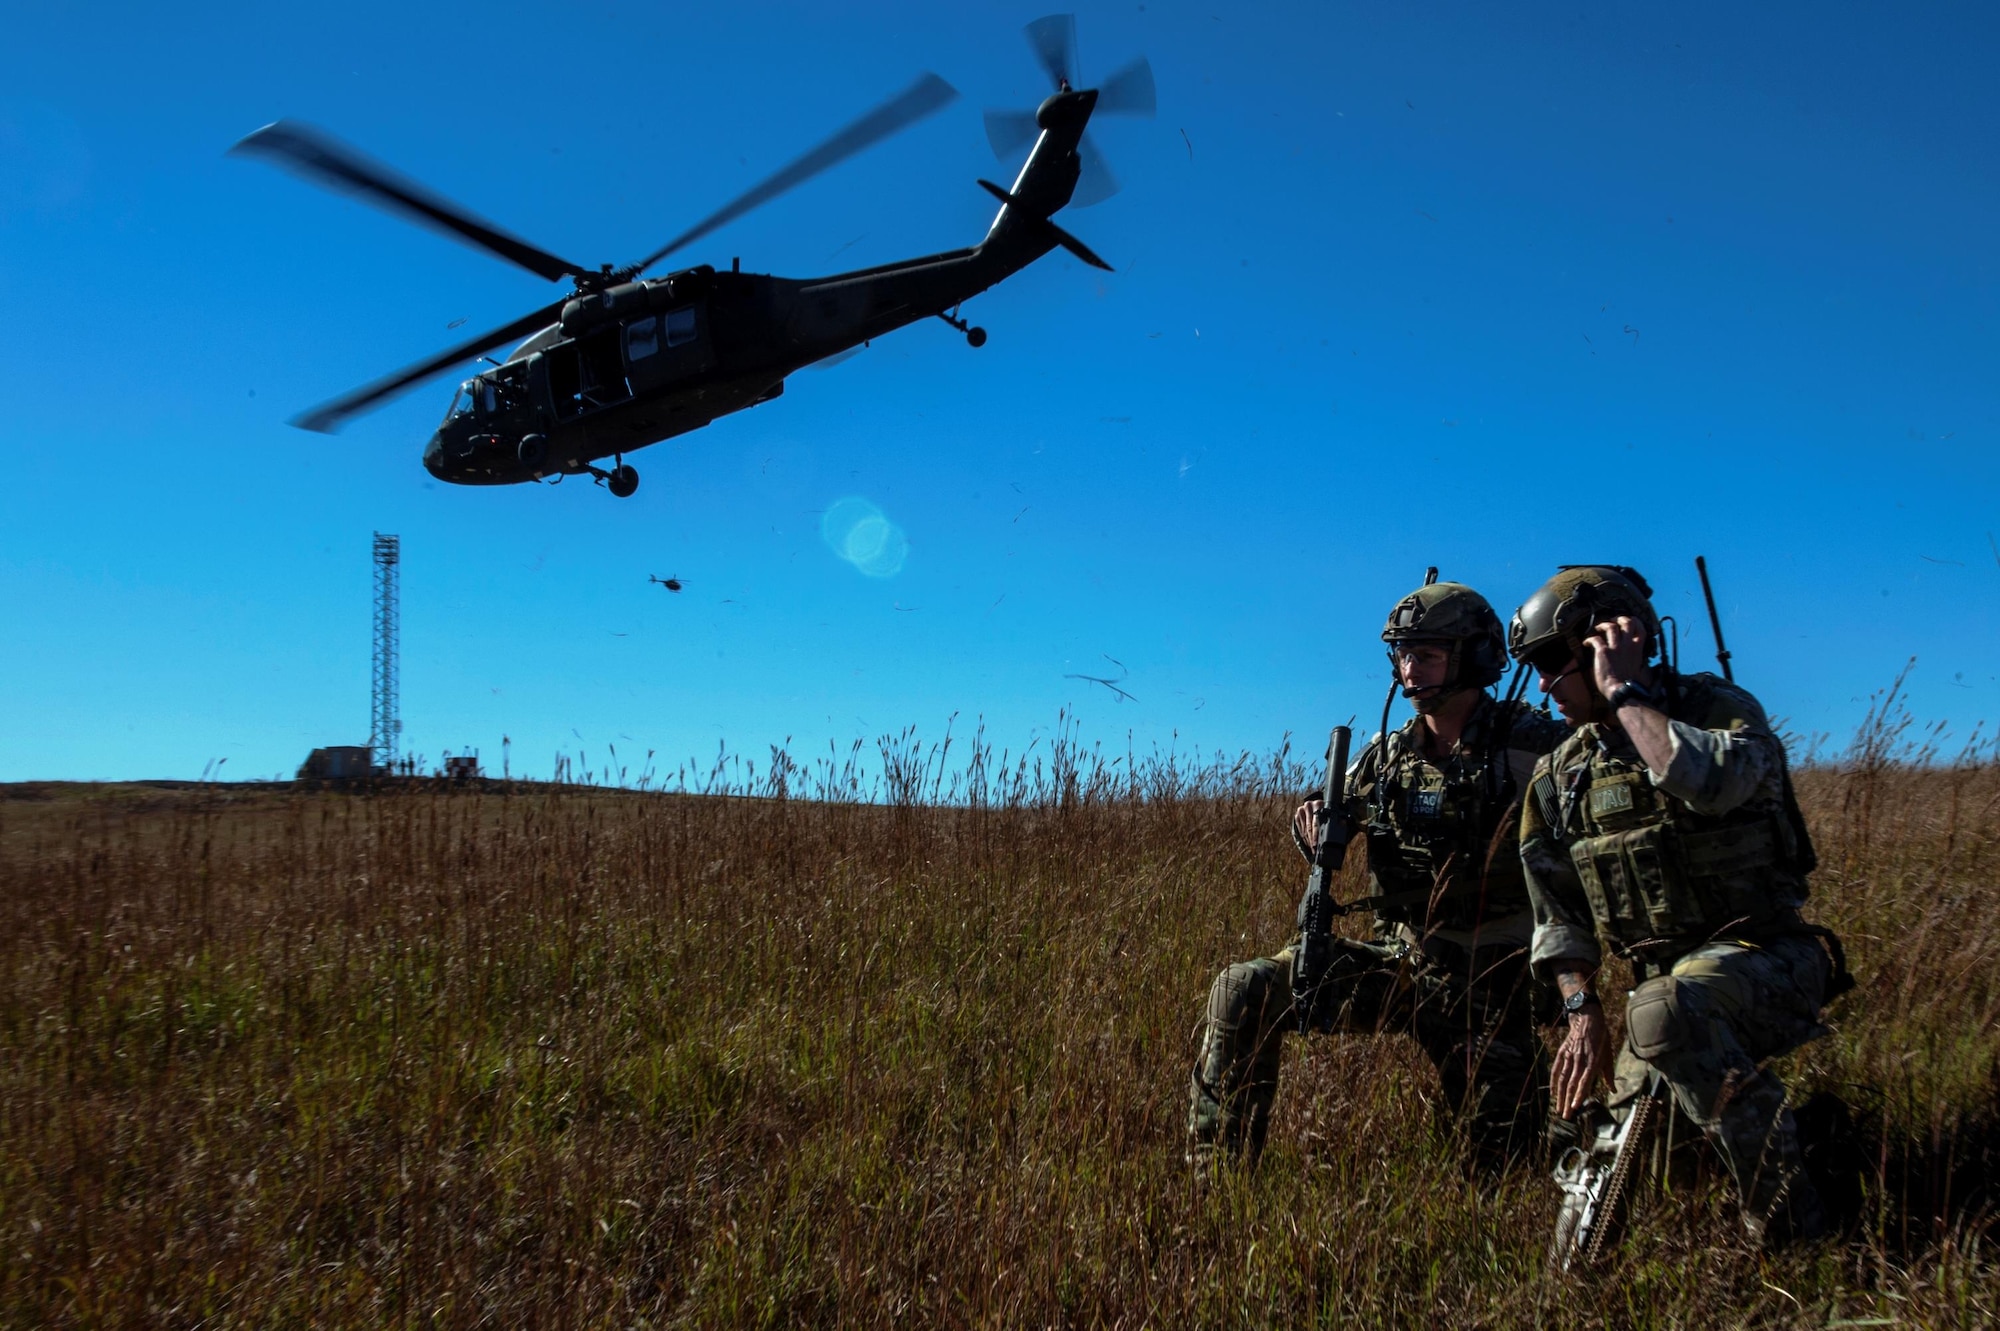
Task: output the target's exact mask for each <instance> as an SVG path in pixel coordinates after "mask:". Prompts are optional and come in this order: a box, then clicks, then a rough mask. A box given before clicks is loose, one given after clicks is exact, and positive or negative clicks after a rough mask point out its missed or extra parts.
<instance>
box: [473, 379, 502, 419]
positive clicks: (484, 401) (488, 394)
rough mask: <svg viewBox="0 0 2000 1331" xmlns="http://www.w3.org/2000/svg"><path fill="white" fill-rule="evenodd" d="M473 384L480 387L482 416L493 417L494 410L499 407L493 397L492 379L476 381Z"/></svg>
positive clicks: (479, 397) (480, 411)
mask: <svg viewBox="0 0 2000 1331" xmlns="http://www.w3.org/2000/svg"><path fill="white" fill-rule="evenodd" d="M473 382H474V383H476V384H477V385H479V388H478V402H479V414H480V415H482V416H491V415H492V414H493V412H494V408H495V407H496V406H497V405H498V404H497V403H496V402H495V401H494V397H493V381H492V380H491V379H475V380H473Z"/></svg>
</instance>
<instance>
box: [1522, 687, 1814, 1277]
mask: <svg viewBox="0 0 2000 1331" xmlns="http://www.w3.org/2000/svg"><path fill="white" fill-rule="evenodd" d="M1657 673H1658V675H1659V676H1660V678H1661V682H1662V684H1663V686H1664V695H1665V696H1664V706H1663V708H1662V710H1663V711H1664V712H1665V713H1666V715H1667V717H1668V719H1669V722H1670V726H1671V729H1672V738H1673V761H1672V763H1671V764H1670V766H1669V767H1668V769H1667V770H1666V771H1665V772H1659V773H1654V772H1649V771H1648V770H1647V768H1646V764H1645V762H1644V761H1643V760H1642V759H1641V758H1640V757H1639V755H1638V752H1637V750H1636V749H1635V748H1634V747H1633V745H1632V742H1631V740H1630V739H1629V738H1627V736H1626V735H1625V733H1624V731H1622V730H1620V729H1618V728H1616V727H1608V726H1603V725H1599V724H1595V723H1593V724H1587V725H1583V726H1580V727H1578V728H1577V729H1576V730H1575V731H1573V732H1572V733H1571V734H1570V735H1569V737H1568V738H1566V739H1565V740H1564V741H1563V742H1562V743H1561V744H1559V745H1558V746H1557V747H1556V748H1555V750H1554V751H1553V752H1551V753H1550V754H1549V755H1548V756H1547V757H1545V758H1543V759H1542V761H1541V762H1540V763H1538V764H1537V765H1536V768H1535V776H1534V780H1533V782H1532V784H1531V785H1530V788H1529V798H1528V799H1527V801H1526V802H1525V805H1524V807H1523V810H1522V822H1521V857H1522V860H1523V862H1524V864H1525V866H1526V868H1527V878H1528V892H1529V896H1530V897H1531V898H1532V900H1533V902H1534V915H1535V932H1534V945H1533V953H1532V956H1533V962H1534V965H1535V967H1536V968H1537V969H1538V970H1546V969H1547V968H1548V967H1549V966H1550V965H1551V964H1552V963H1554V962H1556V961H1558V960H1563V959H1574V960H1576V961H1579V962H1582V963H1583V964H1584V965H1586V966H1594V965H1595V964H1596V963H1597V962H1598V960H1599V958H1600V955H1601V954H1600V949H1599V942H1598V936H1599V935H1602V936H1603V938H1604V939H1605V940H1606V941H1608V942H1609V943H1610V944H1611V946H1612V947H1613V948H1615V949H1616V950H1617V951H1618V952H1619V953H1620V954H1621V955H1623V956H1626V957H1627V958H1629V959H1630V960H1631V962H1632V965H1633V971H1634V978H1635V979H1636V981H1637V987H1636V988H1635V989H1634V990H1633V991H1632V994H1631V997H1630V999H1629V1001H1628V1003H1627V1006H1626V1010H1625V1034H1626V1039H1625V1044H1624V1046H1623V1048H1622V1049H1621V1050H1620V1051H1619V1054H1618V1058H1617V1066H1616V1072H1615V1089H1614V1092H1613V1095H1612V1099H1611V1102H1610V1108H1611V1111H1612V1113H1613V1115H1614V1116H1615V1117H1617V1118H1618V1119H1619V1120H1620V1121H1622V1120H1623V1117H1624V1115H1625V1114H1627V1113H1629V1112H1630V1108H1631V1105H1632V1103H1633V1101H1634V1099H1635V1097H1636V1096H1637V1095H1638V1094H1639V1092H1640V1091H1641V1090H1642V1089H1643V1088H1644V1086H1645V1083H1646V1080H1647V1074H1648V1069H1649V1068H1651V1069H1657V1070H1658V1071H1659V1072H1660V1073H1661V1074H1662V1075H1663V1076H1664V1077H1665V1079H1666V1080H1667V1082H1668V1083H1669V1084H1670V1085H1671V1087H1672V1089H1673V1094H1674V1100H1675V1103H1676V1104H1677V1105H1678V1107H1679V1109H1680V1111H1681V1112H1682V1113H1683V1114H1685V1115H1686V1116H1687V1117H1688V1118H1689V1119H1691V1120H1692V1121H1693V1122H1694V1123H1696V1124H1698V1125H1699V1126H1700V1128H1701V1129H1702V1131H1703V1133H1704V1134H1706V1136H1707V1137H1708V1139H1709V1140H1710V1141H1711V1142H1713V1143H1714V1145H1715V1146H1716V1148H1717V1149H1718V1150H1719V1151H1720V1153H1721V1155H1722V1158H1723V1160H1724V1162H1725V1163H1726V1164H1727V1166H1728V1168H1729V1171H1730V1173H1731V1175H1732V1176H1733V1177H1734V1178H1735V1180H1736V1183H1737V1186H1738V1188H1739V1190H1740V1195H1741V1197H1742V1201H1743V1214H1744V1221H1745V1224H1746V1226H1747V1228H1748V1229H1749V1230H1750V1232H1751V1234H1752V1236H1753V1237H1755V1238H1759V1239H1764V1238H1767V1237H1768V1238H1769V1239H1771V1240H1773V1241H1775V1240H1777V1239H1780V1238H1784V1237H1789V1236H1794V1235H1801V1236H1802V1235H1810V1234H1814V1233H1817V1232H1819V1231H1820V1230H1821V1229H1822V1228H1823V1227H1824V1223H1825V1220H1824V1216H1823V1214H1822V1211H1821V1208H1820V1203H1819V1199H1818V1195H1817V1193H1816V1192H1815V1191H1814V1189H1813V1187H1812V1184H1811V1183H1810V1181H1808V1180H1807V1178H1806V1176H1805V1174H1804V1172H1803V1169H1802V1165H1801V1158H1800V1152H1799V1143H1798V1129H1797V1125H1796V1124H1795V1122H1794V1121H1793V1117H1792V1114H1791V1111H1790V1110H1789V1109H1787V1108H1786V1107H1785V1088H1784V1086H1783V1084H1782V1083H1781V1082H1780V1081H1779V1080H1778V1078H1777V1076H1776V1075H1775V1074H1773V1073H1772V1072H1771V1071H1770V1070H1769V1069H1768V1068H1766V1067H1764V1066H1763V1064H1764V1062H1765V1060H1767V1059H1771V1058H1775V1057H1777V1056H1778V1055H1780V1054H1783V1053H1786V1052H1787V1051H1789V1050H1792V1049H1796V1048H1797V1047H1799V1046H1800V1045H1802V1044H1805V1043H1806V1042H1807V1041H1809V1040H1814V1039H1817V1038H1818V1037H1820V1036H1821V1035H1824V1034H1826V1028H1825V1027H1824V1026H1822V1025H1821V1024H1820V1020H1819V1012H1820V1008H1821V1006H1822V1005H1823V1003H1824V1002H1825V1001H1826V998H1827V997H1828V995H1829V986H1830V984H1831V983H1832V981H1833V979H1834V975H1835V967H1834V965H1833V961H1832V958H1831V957H1829V954H1828V950H1827V947H1826V946H1823V945H1822V941H1821V940H1822V938H1826V939H1829V940H1830V939H1831V935H1829V934H1827V933H1826V931H1824V930H1819V929H1814V928H1812V927H1811V926H1808V925H1806V924H1805V923H1804V922H1803V920H1802V919H1801V918H1800V915H1799V907H1800V905H1801V903H1803V902H1804V900H1805V897H1806V881H1805V872H1806V871H1807V869H1809V867H1810V850H1809V843H1808V842H1807V840H1806V837H1805V831H1804V827H1803V824H1802V823H1801V822H1800V820H1799V819H1798V816H1797V805H1796V804H1795V803H1794V802H1793V800H1792V798H1791V784H1790V779H1789V776H1788V775H1787V773H1786V769H1785V752H1784V746H1783V745H1782V744H1781V743H1780V742H1779V740H1778V738H1777V737H1776V736H1775V735H1773V734H1772V733H1771V726H1770V723H1769V722H1768V721H1767V720H1766V719H1765V717H1764V711H1763V708H1761V707H1760V706H1758V704H1757V700H1756V699H1755V698H1753V697H1751V696H1750V695H1749V694H1748V693H1746V692H1744V691H1743V690H1742V689H1740V688H1737V687H1736V686H1735V685H1733V684H1730V683H1728V682H1726V681H1724V680H1722V679H1720V678H1718V677H1717V676H1714V675H1707V674H1697V675H1676V674H1674V673H1673V672H1671V671H1668V670H1666V669H1664V668H1659V669H1658V670H1657ZM1834 946H1835V947H1836V948H1837V944H1835V945H1834ZM1834 955H1835V956H1837V955H1838V953H1837V951H1836V952H1835V954H1834ZM1841 977H1842V978H1843V979H1844V978H1845V974H1844V971H1842V972H1841ZM1767 1231H1768V1232H1767Z"/></svg>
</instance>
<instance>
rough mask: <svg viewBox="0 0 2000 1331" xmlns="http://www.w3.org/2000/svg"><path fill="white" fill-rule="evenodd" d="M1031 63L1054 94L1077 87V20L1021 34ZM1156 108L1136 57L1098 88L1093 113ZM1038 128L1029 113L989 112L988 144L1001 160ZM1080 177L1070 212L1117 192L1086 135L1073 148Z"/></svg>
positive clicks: (1149, 80)
mask: <svg viewBox="0 0 2000 1331" xmlns="http://www.w3.org/2000/svg"><path fill="white" fill-rule="evenodd" d="M1022 31H1023V33H1024V35H1025V36H1026V37H1027V39H1028V48H1029V49H1030V50H1031V51H1033V52H1034V56H1035V63H1036V64H1038V65H1040V66H1041V67H1042V72H1043V73H1045V74H1047V75H1048V77H1049V82H1050V83H1051V84H1053V85H1054V86H1055V90H1056V91H1057V92H1068V91H1071V90H1072V89H1074V88H1075V87H1077V86H1078V84H1079V82H1080V78H1079V75H1078V74H1077V61H1076V15H1074V14H1050V15H1048V16H1047V17H1045V18H1038V19H1036V20H1035V21H1034V22H1032V23H1030V24H1028V26H1027V27H1026V28H1024V29H1023V30H1022ZM1158 107H1159V96H1158V93H1157V91H1156V90H1155V88H1154V85H1153V67H1152V65H1151V64H1149V63H1147V60H1146V57H1144V56H1140V57H1138V58H1137V59H1135V60H1133V61H1131V62H1130V63H1128V64H1126V65H1124V66H1122V67H1121V68H1120V69H1119V70H1118V71H1117V72H1116V73H1114V74H1112V75H1111V76H1110V77H1109V78H1107V79H1105V80H1104V83H1103V85H1102V86H1100V87H1099V88H1098V89H1097V105H1096V108H1095V109H1096V110H1097V111H1103V112H1107V113H1109V114H1111V115H1130V116H1151V115H1154V114H1155V113H1156V112H1157V110H1158ZM1040 132H1041V126H1040V124H1039V123H1038V122H1037V120H1036V118H1035V113H1034V112H1033V111H988V112H987V113H986V141H987V142H988V143H990V144H992V145H993V155H994V156H995V157H997V158H999V159H1000V160H1001V161H1006V160H1007V159H1008V158H1010V157H1012V156H1014V154H1016V153H1018V152H1019V151H1020V150H1021V149H1022V148H1023V147H1025V146H1027V145H1028V144H1030V143H1032V142H1034V140H1035V138H1036V136H1037V135H1038V134H1039V133H1040ZM1077 157H1078V160H1079V165H1080V168H1081V170H1080V174H1079V176H1078V179H1077V186H1076V193H1075V195H1074V196H1073V197H1072V198H1071V199H1070V206H1071V207H1072V208H1088V207H1090V206H1091V205H1092V204H1094V203H1102V202H1104V200H1106V199H1108V198H1110V197H1111V196H1112V195H1114V194H1116V193H1117V192H1118V178H1117V177H1116V176H1114V175H1112V173H1111V168H1110V167H1109V166H1107V165H1106V164H1105V161H1104V155H1103V154H1102V153H1100V152H1099V151H1098V150H1097V147H1096V145H1095V144H1094V143H1092V142H1091V140H1090V137H1089V136H1088V135H1085V136H1084V138H1083V140H1082V141H1081V142H1080V143H1079V144H1078V145H1077Z"/></svg>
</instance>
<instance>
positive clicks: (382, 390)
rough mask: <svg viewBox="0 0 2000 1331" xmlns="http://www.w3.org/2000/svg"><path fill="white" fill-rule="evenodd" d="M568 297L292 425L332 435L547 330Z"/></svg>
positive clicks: (314, 411) (346, 396) (319, 408)
mask: <svg viewBox="0 0 2000 1331" xmlns="http://www.w3.org/2000/svg"><path fill="white" fill-rule="evenodd" d="M567 301H568V297H564V298H563V299H562V300H559V301H556V302H555V303H554V304H552V305H544V306H543V307H542V308H541V309H539V310H536V311H535V312H534V313H532V314H524V315H522V316H521V317H520V318H518V319H516V320H514V322H512V323H510V324H504V325H502V326H501V327H499V328H495V329H494V330H493V331H491V332H489V333H481V334H480V335H479V336H478V337H475V338H473V339H472V340H471V341H470V342H463V343H460V344H459V345H458V346H455V347H453V348H451V349H450V350H449V351H440V352H439V353H438V354H437V355H435V356H432V357H431V358H430V359H429V360H425V361H419V362H418V363H417V364H415V365H412V366H410V367H409V368H408V369H406V370H398V371H397V372H396V373H394V374H392V375H390V376H388V377H387V378H385V379H377V380H376V381H375V382H374V383H372V384H364V385H362V386H361V387H360V388H357V389H355V390H354V391H353V392H351V393H347V394H344V395H343V396H340V397H337V398H334V399H333V400H332V401H331V402H322V403H320V405H318V406H317V407H314V408H313V409H312V410H311V411H308V412H306V413H305V414H304V415H302V416H295V417H293V418H292V424H294V425H296V426H298V427H299V428H300V429H301V430H313V431H316V432H317V433H320V434H332V433H333V432H334V431H335V430H338V429H339V428H340V427H341V426H342V425H344V424H346V423H347V418H348V417H350V416H354V415H357V414H359V413H360V412H363V411H367V410H368V409H369V408H371V407H374V406H376V405H378V404H380V403H381V402H383V401H386V400H387V399H389V398H392V397H394V396H395V395H396V394H398V393H400V392H402V391H403V390H404V389H406V388H408V387H410V386H411V385H412V384H416V383H420V382H422V381H423V380H425V379H428V378H430V377H431V376H432V375H434V374H436V373H438V372H439V371H440V370H448V369H450V368H451V367H452V366H454V365H456V364H458V363H459V362H460V361H464V360H471V359H472V358H473V357H474V356H478V355H482V354H484V353H485V352H488V351H491V350H493V348H495V347H498V346H503V345H505V344H506V343H508V342H513V341H517V340H519V339H521V338H524V337H526V336H527V335H528V334H530V333H532V332H535V331H536V330H537V329H542V328H547V327H548V326H549V325H550V324H552V323H554V322H555V321H556V320H557V319H560V318H561V317H562V308H563V306H564V304H566V303H567Z"/></svg>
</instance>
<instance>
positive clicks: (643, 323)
mask: <svg viewBox="0 0 2000 1331" xmlns="http://www.w3.org/2000/svg"><path fill="white" fill-rule="evenodd" d="M659 349H660V321H659V320H658V319H656V318H654V317H653V316H652V315H650V314H649V315H647V316H646V317H645V318H643V319H640V320H638V321H637V322H636V323H631V324H627V325H626V326H625V359H626V360H644V359H646V357H648V356H650V355H652V354H653V353H654V352H656V351H658V350H659Z"/></svg>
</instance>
